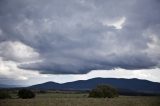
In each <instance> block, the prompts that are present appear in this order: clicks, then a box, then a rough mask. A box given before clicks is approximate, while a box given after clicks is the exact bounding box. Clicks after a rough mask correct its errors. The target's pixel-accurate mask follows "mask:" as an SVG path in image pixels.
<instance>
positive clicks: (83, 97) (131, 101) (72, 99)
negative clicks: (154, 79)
mask: <svg viewBox="0 0 160 106" xmlns="http://www.w3.org/2000/svg"><path fill="white" fill-rule="evenodd" d="M12 97H14V98H12V99H5V100H0V106H160V98H159V97H154V96H153V97H145V96H119V97H117V98H110V99H109V98H88V94H62V93H45V94H37V95H36V98H34V99H18V98H17V97H16V95H14V94H13V95H12Z"/></svg>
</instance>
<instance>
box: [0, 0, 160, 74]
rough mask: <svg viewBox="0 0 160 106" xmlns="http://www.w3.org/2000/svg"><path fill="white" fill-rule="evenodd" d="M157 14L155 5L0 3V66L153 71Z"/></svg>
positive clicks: (63, 0) (62, 0)
mask: <svg viewBox="0 0 160 106" xmlns="http://www.w3.org/2000/svg"><path fill="white" fill-rule="evenodd" d="M159 10H160V2H159V0H141V1H140V0H132V1H129V0H121V1H117V0H98V1H97V0H45V1H44V0H27V1H22V0H11V1H9V0H1V1H0V57H1V58H2V60H1V61H2V62H4V61H13V62H19V63H20V64H17V68H19V69H23V70H36V71H39V72H40V73H45V74H85V73H88V72H89V71H91V70H100V69H115V68H124V69H132V70H135V69H150V68H159V67H160V30H159V29H160V11H159Z"/></svg>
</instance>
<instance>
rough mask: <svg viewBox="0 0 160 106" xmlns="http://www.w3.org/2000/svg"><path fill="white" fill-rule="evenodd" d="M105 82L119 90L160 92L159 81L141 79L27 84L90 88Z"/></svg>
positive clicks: (62, 87) (59, 87)
mask: <svg viewBox="0 0 160 106" xmlns="http://www.w3.org/2000/svg"><path fill="white" fill-rule="evenodd" d="M100 84H107V85H111V86H113V87H115V88H117V89H118V90H119V91H120V92H122V91H123V93H124V92H129V93H131V92H132V93H133V92H139V93H155V94H160V83H158V82H151V81H148V80H141V79H123V78H93V79H89V80H78V81H74V82H67V83H63V84H60V83H56V82H46V83H42V84H37V85H33V86H29V87H28V88H30V89H37V90H81V91H82V90H91V89H93V88H95V87H96V86H97V85H100Z"/></svg>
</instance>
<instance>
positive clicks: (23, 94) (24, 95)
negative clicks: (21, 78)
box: [18, 89, 35, 99]
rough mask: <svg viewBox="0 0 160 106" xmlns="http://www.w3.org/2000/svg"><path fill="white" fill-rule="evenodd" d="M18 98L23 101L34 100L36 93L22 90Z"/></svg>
mask: <svg viewBox="0 0 160 106" xmlns="http://www.w3.org/2000/svg"><path fill="white" fill-rule="evenodd" d="M18 97H19V98H22V99H28V98H34V97H35V93H34V92H32V91H31V90H28V89H21V90H19V91H18Z"/></svg>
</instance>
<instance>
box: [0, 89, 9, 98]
mask: <svg viewBox="0 0 160 106" xmlns="http://www.w3.org/2000/svg"><path fill="white" fill-rule="evenodd" d="M7 98H11V96H10V95H9V93H8V92H7V91H0V99H7Z"/></svg>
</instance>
